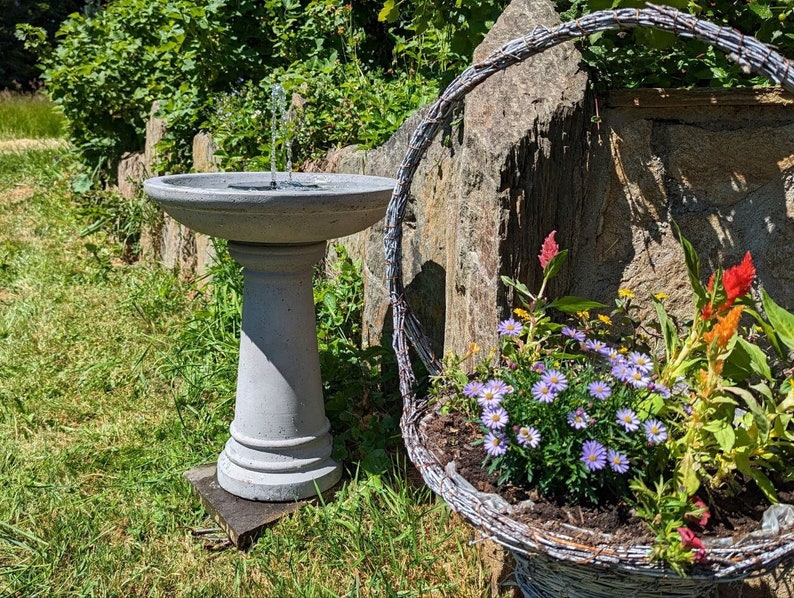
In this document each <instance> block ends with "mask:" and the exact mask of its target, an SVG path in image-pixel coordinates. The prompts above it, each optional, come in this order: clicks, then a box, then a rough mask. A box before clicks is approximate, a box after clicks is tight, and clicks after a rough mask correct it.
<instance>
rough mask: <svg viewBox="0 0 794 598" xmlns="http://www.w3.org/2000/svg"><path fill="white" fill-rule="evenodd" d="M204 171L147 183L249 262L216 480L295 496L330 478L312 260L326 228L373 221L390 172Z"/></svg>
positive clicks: (351, 229)
mask: <svg viewBox="0 0 794 598" xmlns="http://www.w3.org/2000/svg"><path fill="white" fill-rule="evenodd" d="M285 178H286V175H284V174H281V173H278V175H277V181H278V182H279V188H276V189H272V188H271V176H270V173H241V172H235V173H209V174H186V175H173V176H164V177H158V178H154V179H149V180H147V181H146V182H145V184H144V189H145V191H146V193H147V195H148V196H149V197H151V198H152V199H153V200H155V201H156V202H157V203H158V204H159V205H160V206H161V207H162V208H163V209H164V210H165V211H166V212H168V214H170V215H171V216H172V217H173V218H174V219H175V220H177V221H179V222H181V223H182V224H184V225H186V226H187V227H189V228H191V229H193V230H195V231H198V232H201V233H205V234H207V235H210V236H213V237H220V238H224V239H228V240H229V245H228V246H229V253H230V254H231V255H232V257H233V258H234V259H235V260H237V261H238V262H239V263H240V264H241V265H242V266H243V275H244V283H243V284H244V287H243V288H244V292H243V315H242V320H243V321H242V333H241V338H240V363H239V369H238V378H237V397H236V403H235V414H234V421H232V424H231V427H230V431H231V438H229V440H228V442H227V443H226V446H225V448H224V449H223V452H222V453H221V455H220V457H219V458H218V464H217V482H218V484H220V486H221V488H223V489H224V490H225V491H227V492H229V493H231V494H232V495H234V496H237V497H241V498H244V499H248V500H253V501H267V502H281V501H291V502H294V501H296V500H299V499H304V498H307V497H310V496H314V495H316V494H317V491H318V490H319V491H320V492H322V491H324V490H327V489H329V488H331V487H332V486H333V485H334V484H336V483H337V482H338V481H339V478H340V476H341V467H340V465H339V464H338V463H336V462H334V461H333V460H332V459H331V447H332V438H331V435H330V433H329V423H328V419H327V418H326V416H325V406H324V402H323V394H322V383H321V379H320V362H319V355H318V352H317V336H316V328H315V316H314V301H313V296H312V267H313V265H314V264H316V263H317V262H318V261H319V260H320V259H322V257H323V256H324V254H325V246H326V240H327V239H333V238H337V237H342V236H345V235H349V234H352V233H355V232H357V231H360V230H363V229H365V228H366V227H368V226H370V225H372V224H374V223H375V222H377V221H378V220H380V218H381V217H383V215H384V213H385V211H386V205H387V203H388V200H389V198H390V197H391V193H392V190H393V188H394V185H395V181H394V180H393V179H387V178H381V177H370V176H358V175H332V174H307V173H295V174H293V175H292V183H291V184H289V183H287V182H286V181H285Z"/></svg>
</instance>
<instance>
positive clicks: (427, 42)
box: [378, 0, 509, 85]
mask: <svg viewBox="0 0 794 598" xmlns="http://www.w3.org/2000/svg"><path fill="white" fill-rule="evenodd" d="M508 4H509V2H506V1H505V0H488V1H487V2H477V1H473V0H454V1H453V0H442V1H441V2H431V1H428V0H385V2H384V3H383V5H382V7H381V10H380V12H379V14H378V18H379V19H380V20H381V21H385V22H388V23H392V24H394V25H396V26H395V27H393V28H391V29H390V35H391V37H392V38H393V39H394V53H395V57H396V58H397V60H398V62H399V63H401V64H403V65H404V68H406V69H411V70H417V71H420V72H423V73H425V74H427V76H429V77H431V78H434V79H437V80H439V81H440V82H441V83H442V84H443V85H445V84H446V83H447V82H449V81H450V80H451V79H452V77H454V76H455V75H457V74H458V73H459V72H460V71H462V70H463V69H464V68H466V67H467V66H469V64H470V63H471V56H472V53H473V52H474V49H475V48H476V47H477V45H478V44H479V43H480V42H481V41H482V39H483V38H484V37H485V34H486V33H488V30H489V29H490V28H491V26H492V25H493V23H494V22H495V21H496V19H497V17H498V16H499V14H500V13H501V12H502V10H503V9H504V8H505V7H506V6H507V5H508Z"/></svg>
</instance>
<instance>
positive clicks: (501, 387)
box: [488, 380, 513, 397]
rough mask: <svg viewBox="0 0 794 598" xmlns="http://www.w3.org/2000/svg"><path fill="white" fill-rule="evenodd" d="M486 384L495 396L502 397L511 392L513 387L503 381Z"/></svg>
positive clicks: (489, 381)
mask: <svg viewBox="0 0 794 598" xmlns="http://www.w3.org/2000/svg"><path fill="white" fill-rule="evenodd" d="M488 384H489V385H490V387H491V389H492V390H493V391H494V392H495V393H496V394H498V395H499V396H502V397H504V396H505V395H509V394H510V393H511V392H513V387H512V386H510V385H509V384H508V383H507V382H505V381H504V380H488Z"/></svg>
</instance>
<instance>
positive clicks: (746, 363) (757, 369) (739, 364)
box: [722, 337, 772, 381]
mask: <svg viewBox="0 0 794 598" xmlns="http://www.w3.org/2000/svg"><path fill="white" fill-rule="evenodd" d="M734 368H735V369H736V370H739V371H741V372H742V373H743V374H744V375H743V376H742V377H739V376H736V375H735V374H734ZM722 373H723V376H725V377H727V378H730V379H732V380H742V379H744V378H747V377H748V376H749V375H750V374H752V373H755V374H758V375H759V376H761V377H762V378H765V379H767V380H769V381H772V370H771V369H770V367H769V363H767V360H766V355H765V354H764V352H763V351H762V350H761V349H760V348H759V347H758V346H757V345H754V344H753V343H751V342H749V341H747V340H745V339H743V338H742V337H738V338H737V340H736V344H735V346H734V347H733V351H731V354H730V355H729V356H728V358H727V359H726V360H725V368H724V369H723V372H722Z"/></svg>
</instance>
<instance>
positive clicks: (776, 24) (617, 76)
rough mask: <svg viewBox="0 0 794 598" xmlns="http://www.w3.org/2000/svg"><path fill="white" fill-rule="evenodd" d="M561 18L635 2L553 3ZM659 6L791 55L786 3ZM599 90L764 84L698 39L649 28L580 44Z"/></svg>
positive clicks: (756, 0)
mask: <svg viewBox="0 0 794 598" xmlns="http://www.w3.org/2000/svg"><path fill="white" fill-rule="evenodd" d="M556 3H557V7H558V10H559V11H560V12H561V13H562V18H563V19H564V20H567V19H573V18H577V17H579V16H581V15H583V14H586V13H589V12H592V11H595V10H605V9H611V8H641V7H643V6H644V5H645V2H642V1H639V0H573V1H571V0H556ZM664 4H666V5H669V6H673V7H675V8H677V9H679V10H683V11H685V12H689V13H691V14H693V15H695V16H697V17H699V18H702V19H706V20H708V21H712V22H713V23H716V24H719V25H724V26H726V27H734V28H736V29H739V30H740V31H741V32H742V33H745V34H747V35H752V36H754V37H756V38H758V39H759V40H760V41H762V42H766V43H769V44H774V45H775V46H776V47H777V49H778V51H780V52H781V53H782V54H784V55H787V56H794V5H792V3H791V2H790V1H789V0H752V1H750V2H734V1H731V0H711V1H709V2H695V1H690V0H667V1H666V2H664ZM581 50H582V53H583V56H584V60H585V62H586V63H587V64H588V65H589V66H590V67H591V69H592V70H593V71H594V73H595V75H596V78H597V81H598V85H599V87H601V88H626V87H628V88H631V87H692V86H699V87H709V86H711V87H738V86H747V85H768V84H769V81H768V80H767V79H765V78H762V77H757V76H754V75H748V74H746V73H744V72H742V70H741V67H739V66H738V65H737V64H735V63H734V62H733V61H731V60H729V59H728V57H727V56H726V55H725V54H723V53H722V52H720V51H715V50H714V49H713V48H712V47H710V46H708V45H706V44H704V43H702V42H698V41H693V40H681V39H678V38H677V37H676V36H675V35H674V34H673V33H670V32H666V31H658V30H652V29H633V30H629V31H621V32H616V31H613V32H604V33H597V34H595V35H592V36H590V38H589V40H588V42H587V43H582V44H581Z"/></svg>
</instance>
